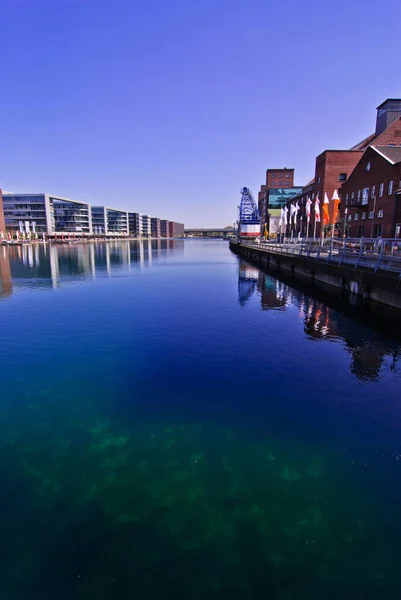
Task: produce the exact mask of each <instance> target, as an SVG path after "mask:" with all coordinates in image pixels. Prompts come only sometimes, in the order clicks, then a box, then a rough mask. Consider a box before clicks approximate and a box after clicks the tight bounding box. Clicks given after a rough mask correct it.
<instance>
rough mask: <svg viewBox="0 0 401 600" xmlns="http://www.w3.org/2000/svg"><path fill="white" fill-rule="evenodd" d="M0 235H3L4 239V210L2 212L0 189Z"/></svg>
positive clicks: (0, 193)
mask: <svg viewBox="0 0 401 600" xmlns="http://www.w3.org/2000/svg"><path fill="white" fill-rule="evenodd" d="M1 233H3V235H4V237H6V223H5V221H4V210H3V195H2V192H1V189H0V237H1Z"/></svg>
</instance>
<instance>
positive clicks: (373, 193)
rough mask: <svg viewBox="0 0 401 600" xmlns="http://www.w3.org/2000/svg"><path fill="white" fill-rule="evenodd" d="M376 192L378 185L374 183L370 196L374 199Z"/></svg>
mask: <svg viewBox="0 0 401 600" xmlns="http://www.w3.org/2000/svg"><path fill="white" fill-rule="evenodd" d="M375 192H376V186H375V185H372V187H371V190H370V197H371V198H372V200H373V199H374V197H375Z"/></svg>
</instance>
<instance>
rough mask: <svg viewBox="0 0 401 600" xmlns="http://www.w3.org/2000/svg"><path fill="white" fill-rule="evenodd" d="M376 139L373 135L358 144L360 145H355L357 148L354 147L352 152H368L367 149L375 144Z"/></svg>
mask: <svg viewBox="0 0 401 600" xmlns="http://www.w3.org/2000/svg"><path fill="white" fill-rule="evenodd" d="M375 137H377V136H376V134H375V133H371V134H370V135H368V137H366V138H365V139H364V140H362V141H361V142H358V144H355V146H352V148H350V150H366V148H367V147H368V146H369V144H370V143H371V142H373V140H374V139H375Z"/></svg>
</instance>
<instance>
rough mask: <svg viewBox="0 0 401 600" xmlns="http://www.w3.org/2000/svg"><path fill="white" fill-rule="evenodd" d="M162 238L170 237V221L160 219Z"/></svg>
mask: <svg viewBox="0 0 401 600" xmlns="http://www.w3.org/2000/svg"><path fill="white" fill-rule="evenodd" d="M160 236H161V237H162V238H168V237H169V221H167V219H160Z"/></svg>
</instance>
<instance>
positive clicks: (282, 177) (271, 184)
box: [266, 167, 294, 189]
mask: <svg viewBox="0 0 401 600" xmlns="http://www.w3.org/2000/svg"><path fill="white" fill-rule="evenodd" d="M292 187H294V169H287V167H284V169H267V170H266V189H269V188H292Z"/></svg>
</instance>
